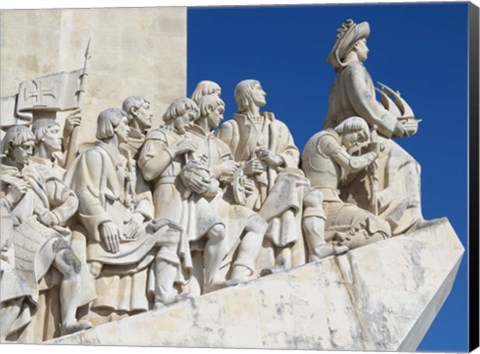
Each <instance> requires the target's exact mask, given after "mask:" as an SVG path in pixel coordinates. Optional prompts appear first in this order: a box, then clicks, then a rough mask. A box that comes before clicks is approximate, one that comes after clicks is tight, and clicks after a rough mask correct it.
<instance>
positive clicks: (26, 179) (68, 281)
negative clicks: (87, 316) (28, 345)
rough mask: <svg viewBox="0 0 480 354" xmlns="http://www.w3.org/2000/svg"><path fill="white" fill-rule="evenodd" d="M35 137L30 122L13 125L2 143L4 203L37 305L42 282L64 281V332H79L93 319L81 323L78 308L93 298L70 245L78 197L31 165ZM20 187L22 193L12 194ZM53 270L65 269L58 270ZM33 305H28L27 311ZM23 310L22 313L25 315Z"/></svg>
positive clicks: (21, 267)
mask: <svg viewBox="0 0 480 354" xmlns="http://www.w3.org/2000/svg"><path fill="white" fill-rule="evenodd" d="M34 144H35V137H34V135H33V133H32V132H31V131H30V129H28V128H27V127H25V126H14V127H12V128H10V129H9V130H8V132H7V134H6V135H5V138H4V140H3V142H2V151H3V152H4V154H5V156H6V157H5V160H4V164H2V194H3V195H5V198H3V199H2V204H4V205H6V209H8V210H9V213H10V215H11V216H12V217H13V220H14V221H13V225H14V236H13V246H14V252H15V267H16V269H18V270H21V271H22V272H23V274H24V275H25V278H26V279H27V281H28V284H29V287H30V288H31V289H32V301H33V302H34V303H37V302H38V301H37V300H38V296H39V291H40V285H39V283H40V281H41V280H42V279H43V278H45V277H48V278H49V281H47V283H48V284H52V283H53V284H55V283H60V306H61V331H62V333H63V334H68V333H73V332H76V331H79V330H82V329H86V328H90V327H91V324H90V323H89V322H88V321H77V319H76V311H77V308H78V307H79V306H81V305H84V304H85V303H87V302H88V301H89V300H91V298H87V300H86V301H84V300H85V299H82V284H81V280H82V276H81V272H82V263H81V262H80V260H79V259H78V257H77V256H76V255H75V253H74V252H73V250H72V248H71V247H70V245H69V240H70V235H71V233H70V230H69V229H68V228H66V227H65V223H66V221H67V220H68V219H69V218H70V217H71V216H72V215H73V214H74V213H75V212H76V211H77V207H78V199H77V197H76V196H75V194H73V192H72V191H70V190H69V189H68V188H67V187H66V186H65V185H63V184H61V183H56V182H52V181H51V180H49V181H46V180H45V179H44V176H42V174H41V173H39V171H38V170H37V169H36V168H35V164H33V163H30V158H31V156H32V154H33V147H34ZM12 188H13V190H15V189H17V190H18V191H20V194H21V196H19V195H18V192H17V196H16V197H15V198H11V197H9V195H11V192H10V191H11V190H12ZM53 269H56V270H57V271H58V272H60V274H61V276H60V279H58V278H57V279H55V277H58V274H59V273H56V272H55V271H54V270H53ZM27 309H28V310H29V312H30V314H32V315H33V314H34V313H35V311H32V309H31V308H30V309H29V308H26V307H23V308H22V310H27ZM25 315H26V314H24V313H21V314H19V316H25Z"/></svg>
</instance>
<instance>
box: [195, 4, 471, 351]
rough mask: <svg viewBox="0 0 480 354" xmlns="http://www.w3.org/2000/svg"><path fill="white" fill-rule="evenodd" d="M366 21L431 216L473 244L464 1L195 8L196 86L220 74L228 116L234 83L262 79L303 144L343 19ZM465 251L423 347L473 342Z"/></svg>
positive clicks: (318, 120)
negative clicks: (407, 133)
mask: <svg viewBox="0 0 480 354" xmlns="http://www.w3.org/2000/svg"><path fill="white" fill-rule="evenodd" d="M347 18H352V19H353V20H354V21H355V22H361V21H368V22H369V23H370V27H371V35H370V38H369V40H368V46H369V48H370V53H369V59H368V61H367V62H366V66H367V68H368V70H369V72H370V74H371V75H372V77H373V80H374V81H375V82H376V81H381V82H383V83H384V84H386V85H388V86H390V87H393V88H395V89H397V90H399V91H400V92H401V93H402V96H403V97H404V98H405V99H406V100H407V101H408V102H409V104H410V105H411V107H412V108H413V110H414V112H415V114H416V116H417V117H419V118H422V119H423V122H422V123H421V126H420V130H419V132H418V133H417V134H416V135H415V136H413V137H411V138H409V139H402V140H397V142H398V143H399V144H400V145H402V146H403V147H404V148H405V149H406V150H407V151H408V152H409V153H410V154H411V155H412V156H414V157H415V158H416V160H417V161H418V162H419V163H420V164H421V166H422V205H423V214H424V216H425V218H426V219H434V218H438V217H443V216H446V217H448V218H449V220H450V223H451V224H452V225H453V227H454V229H455V230H456V232H457V234H458V236H459V237H460V239H461V241H462V243H463V244H464V246H465V247H466V245H467V93H468V91H467V75H468V74H467V59H468V58H467V33H468V23H467V19H468V6H467V4H466V3H456V4H449V3H442V4H438V3H437V4H405V5H403V4H396V5H337V6H335V5H323V6H322V5H319V6H294V7H284V6H277V7H254V8H251V7H250V8H249V7H244V8H242V7H233V8H212V7H211V8H208V9H207V8H196V9H189V11H188V93H189V94H191V92H192V91H193V89H194V87H195V85H196V83H197V82H198V81H200V80H204V79H209V80H213V81H216V82H218V83H219V84H220V85H221V86H222V88H223V92H222V98H223V99H224V101H225V102H226V105H227V107H226V114H225V119H229V118H230V117H231V116H232V115H233V113H235V108H236V106H235V101H234V98H233V89H234V87H235V85H236V83H237V82H239V81H241V80H243V79H258V80H259V81H260V82H261V83H262V85H263V87H264V89H265V91H266V92H267V94H268V95H267V106H266V110H269V111H272V112H275V114H276V116H277V118H279V119H280V120H282V121H284V122H285V123H286V124H287V125H288V126H289V128H290V130H291V131H292V134H293V136H294V139H295V142H296V144H297V146H298V147H299V148H300V150H302V149H303V146H304V144H305V143H306V142H307V140H308V139H309V138H310V137H311V136H312V135H313V134H314V133H315V132H317V131H318V130H319V129H321V127H322V124H323V119H324V116H325V114H326V112H327V108H328V91H329V89H330V86H331V85H332V83H333V81H334V79H335V74H334V72H333V70H332V68H331V67H330V66H329V65H328V64H327V63H326V57H327V55H328V53H329V52H330V50H331V47H332V45H333V43H334V38H335V33H336V29H337V27H338V26H339V25H340V24H341V23H342V22H343V21H344V20H345V19H347ZM467 303H468V296H467V257H466V256H465V257H464V259H463V261H462V264H461V266H460V270H459V273H458V276H457V280H456V283H455V285H454V288H453V290H452V292H451V294H450V296H449V298H448V299H447V301H446V303H445V305H444V306H443V308H442V309H441V311H440V313H439V314H438V316H437V318H436V320H435V321H434V323H433V324H432V326H431V328H430V330H429V332H428V333H427V335H426V336H425V338H424V340H423V342H422V343H421V344H420V346H419V348H418V350H419V351H467V350H468V308H467Z"/></svg>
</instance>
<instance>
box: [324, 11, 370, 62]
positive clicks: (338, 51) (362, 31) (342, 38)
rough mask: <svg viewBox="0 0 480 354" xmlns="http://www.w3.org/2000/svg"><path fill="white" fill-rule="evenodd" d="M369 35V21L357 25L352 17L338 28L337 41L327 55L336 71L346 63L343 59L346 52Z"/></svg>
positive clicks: (328, 60)
mask: <svg viewBox="0 0 480 354" xmlns="http://www.w3.org/2000/svg"><path fill="white" fill-rule="evenodd" d="M369 35H370V26H369V24H368V22H361V23H359V24H358V25H357V24H356V23H355V22H353V20H351V19H348V20H346V21H345V22H344V23H343V24H342V26H341V27H340V28H339V29H338V30H337V41H336V42H335V45H334V46H333V49H332V51H331V52H330V54H329V55H328V57H327V62H328V63H330V64H332V66H333V68H334V69H335V71H338V70H339V69H341V68H342V67H344V66H345V65H346V64H345V63H344V62H343V61H342V58H343V57H344V56H345V54H347V53H348V52H349V51H350V50H351V49H352V48H353V46H354V45H355V43H356V42H357V41H358V40H360V39H362V38H368V36H369Z"/></svg>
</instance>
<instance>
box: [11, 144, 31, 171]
mask: <svg viewBox="0 0 480 354" xmlns="http://www.w3.org/2000/svg"><path fill="white" fill-rule="evenodd" d="M34 145H35V142H34V141H33V140H27V141H25V142H24V143H23V144H22V145H19V146H15V147H14V148H13V149H12V150H11V152H10V154H9V156H10V159H11V160H12V161H13V162H15V163H16V164H18V165H21V166H24V165H26V164H27V163H28V160H29V159H30V157H31V156H32V155H33V146H34Z"/></svg>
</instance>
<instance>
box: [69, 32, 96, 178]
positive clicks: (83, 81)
mask: <svg viewBox="0 0 480 354" xmlns="http://www.w3.org/2000/svg"><path fill="white" fill-rule="evenodd" d="M91 40H92V38H89V39H88V44H87V49H86V50H85V63H84V65H83V71H82V75H81V76H80V89H79V90H78V92H77V95H78V98H77V106H78V108H82V105H83V99H84V97H85V90H86V87H87V77H88V64H89V61H90V58H91V56H90V42H91ZM78 127H79V126H78V125H77V126H75V127H73V130H72V133H71V136H70V141H69V144H68V152H67V160H66V163H65V169H68V168H69V167H70V165H71V164H72V162H73V160H74V159H75V157H76V155H77V145H78Z"/></svg>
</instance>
